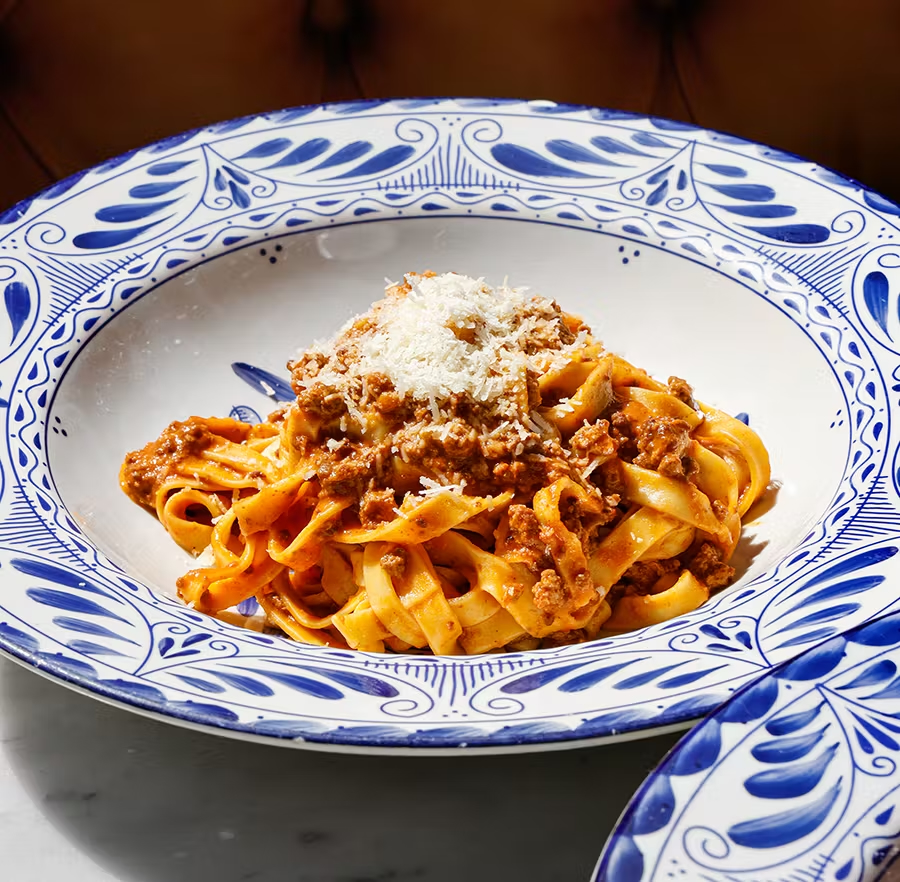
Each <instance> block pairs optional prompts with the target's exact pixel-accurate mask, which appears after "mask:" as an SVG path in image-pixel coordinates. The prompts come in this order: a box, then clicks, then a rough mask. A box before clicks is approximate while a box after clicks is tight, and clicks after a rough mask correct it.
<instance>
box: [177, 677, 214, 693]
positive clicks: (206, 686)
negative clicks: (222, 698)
mask: <svg viewBox="0 0 900 882" xmlns="http://www.w3.org/2000/svg"><path fill="white" fill-rule="evenodd" d="M175 676H176V677H177V678H178V679H179V680H181V682H182V683H187V684H188V686H193V687H194V689H199V690H200V691H201V692H224V691H225V687H224V686H220V685H219V684H218V683H210V682H209V681H208V680H201V679H200V678H199V677H189V676H188V675H187V674H175Z"/></svg>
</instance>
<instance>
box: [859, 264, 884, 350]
mask: <svg viewBox="0 0 900 882" xmlns="http://www.w3.org/2000/svg"><path fill="white" fill-rule="evenodd" d="M889 296H890V288H889V286H888V280H887V276H886V275H885V274H884V273H882V272H879V271H878V270H876V271H875V272H871V273H869V274H868V275H867V276H866V277H865V278H864V279H863V302H864V303H865V304H866V309H868V310H869V315H871V316H872V318H873V319H875V321H876V322H878V326H879V327H880V328H881V330H882V331H884V332H885V334H887V333H888V329H887V321H888V298H889Z"/></svg>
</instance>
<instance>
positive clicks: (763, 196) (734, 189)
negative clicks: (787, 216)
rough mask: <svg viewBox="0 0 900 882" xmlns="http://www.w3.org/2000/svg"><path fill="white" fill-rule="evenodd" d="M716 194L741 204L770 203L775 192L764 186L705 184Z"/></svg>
mask: <svg viewBox="0 0 900 882" xmlns="http://www.w3.org/2000/svg"><path fill="white" fill-rule="evenodd" d="M706 186H707V187H711V188H712V189H713V190H715V191H716V192H717V193H721V194H722V195H723V196H728V197H729V198H730V199H740V200H741V201H742V202H771V201H772V200H773V199H774V198H775V191H774V190H773V189H772V188H771V187H767V186H766V185H765V184H707V185H706Z"/></svg>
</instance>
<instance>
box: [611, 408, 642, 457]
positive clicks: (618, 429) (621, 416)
mask: <svg viewBox="0 0 900 882" xmlns="http://www.w3.org/2000/svg"><path fill="white" fill-rule="evenodd" d="M609 425H610V433H609V434H610V437H611V438H612V439H613V440H614V441H615V442H616V447H617V448H618V454H619V458H620V459H623V460H624V461H625V462H631V461H632V460H633V459H634V458H635V457H636V456H637V455H638V452H639V451H638V447H637V442H636V440H635V437H634V428H633V427H632V425H631V420H630V419H628V416H627V415H626V414H625V413H624V412H623V411H621V410H617V411H614V412H613V413H612V414H611V416H610V419H609Z"/></svg>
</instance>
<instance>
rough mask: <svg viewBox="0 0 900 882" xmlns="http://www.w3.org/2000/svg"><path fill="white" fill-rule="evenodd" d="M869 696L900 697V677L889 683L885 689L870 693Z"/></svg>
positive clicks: (875, 697)
mask: <svg viewBox="0 0 900 882" xmlns="http://www.w3.org/2000/svg"><path fill="white" fill-rule="evenodd" d="M868 698H870V699H872V698H874V699H878V698H900V677H897V678H896V679H895V680H893V682H891V683H888V685H887V686H885V687H884V689H881V690H879V691H878V692H875V693H874V694H872V695H869V696H868Z"/></svg>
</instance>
